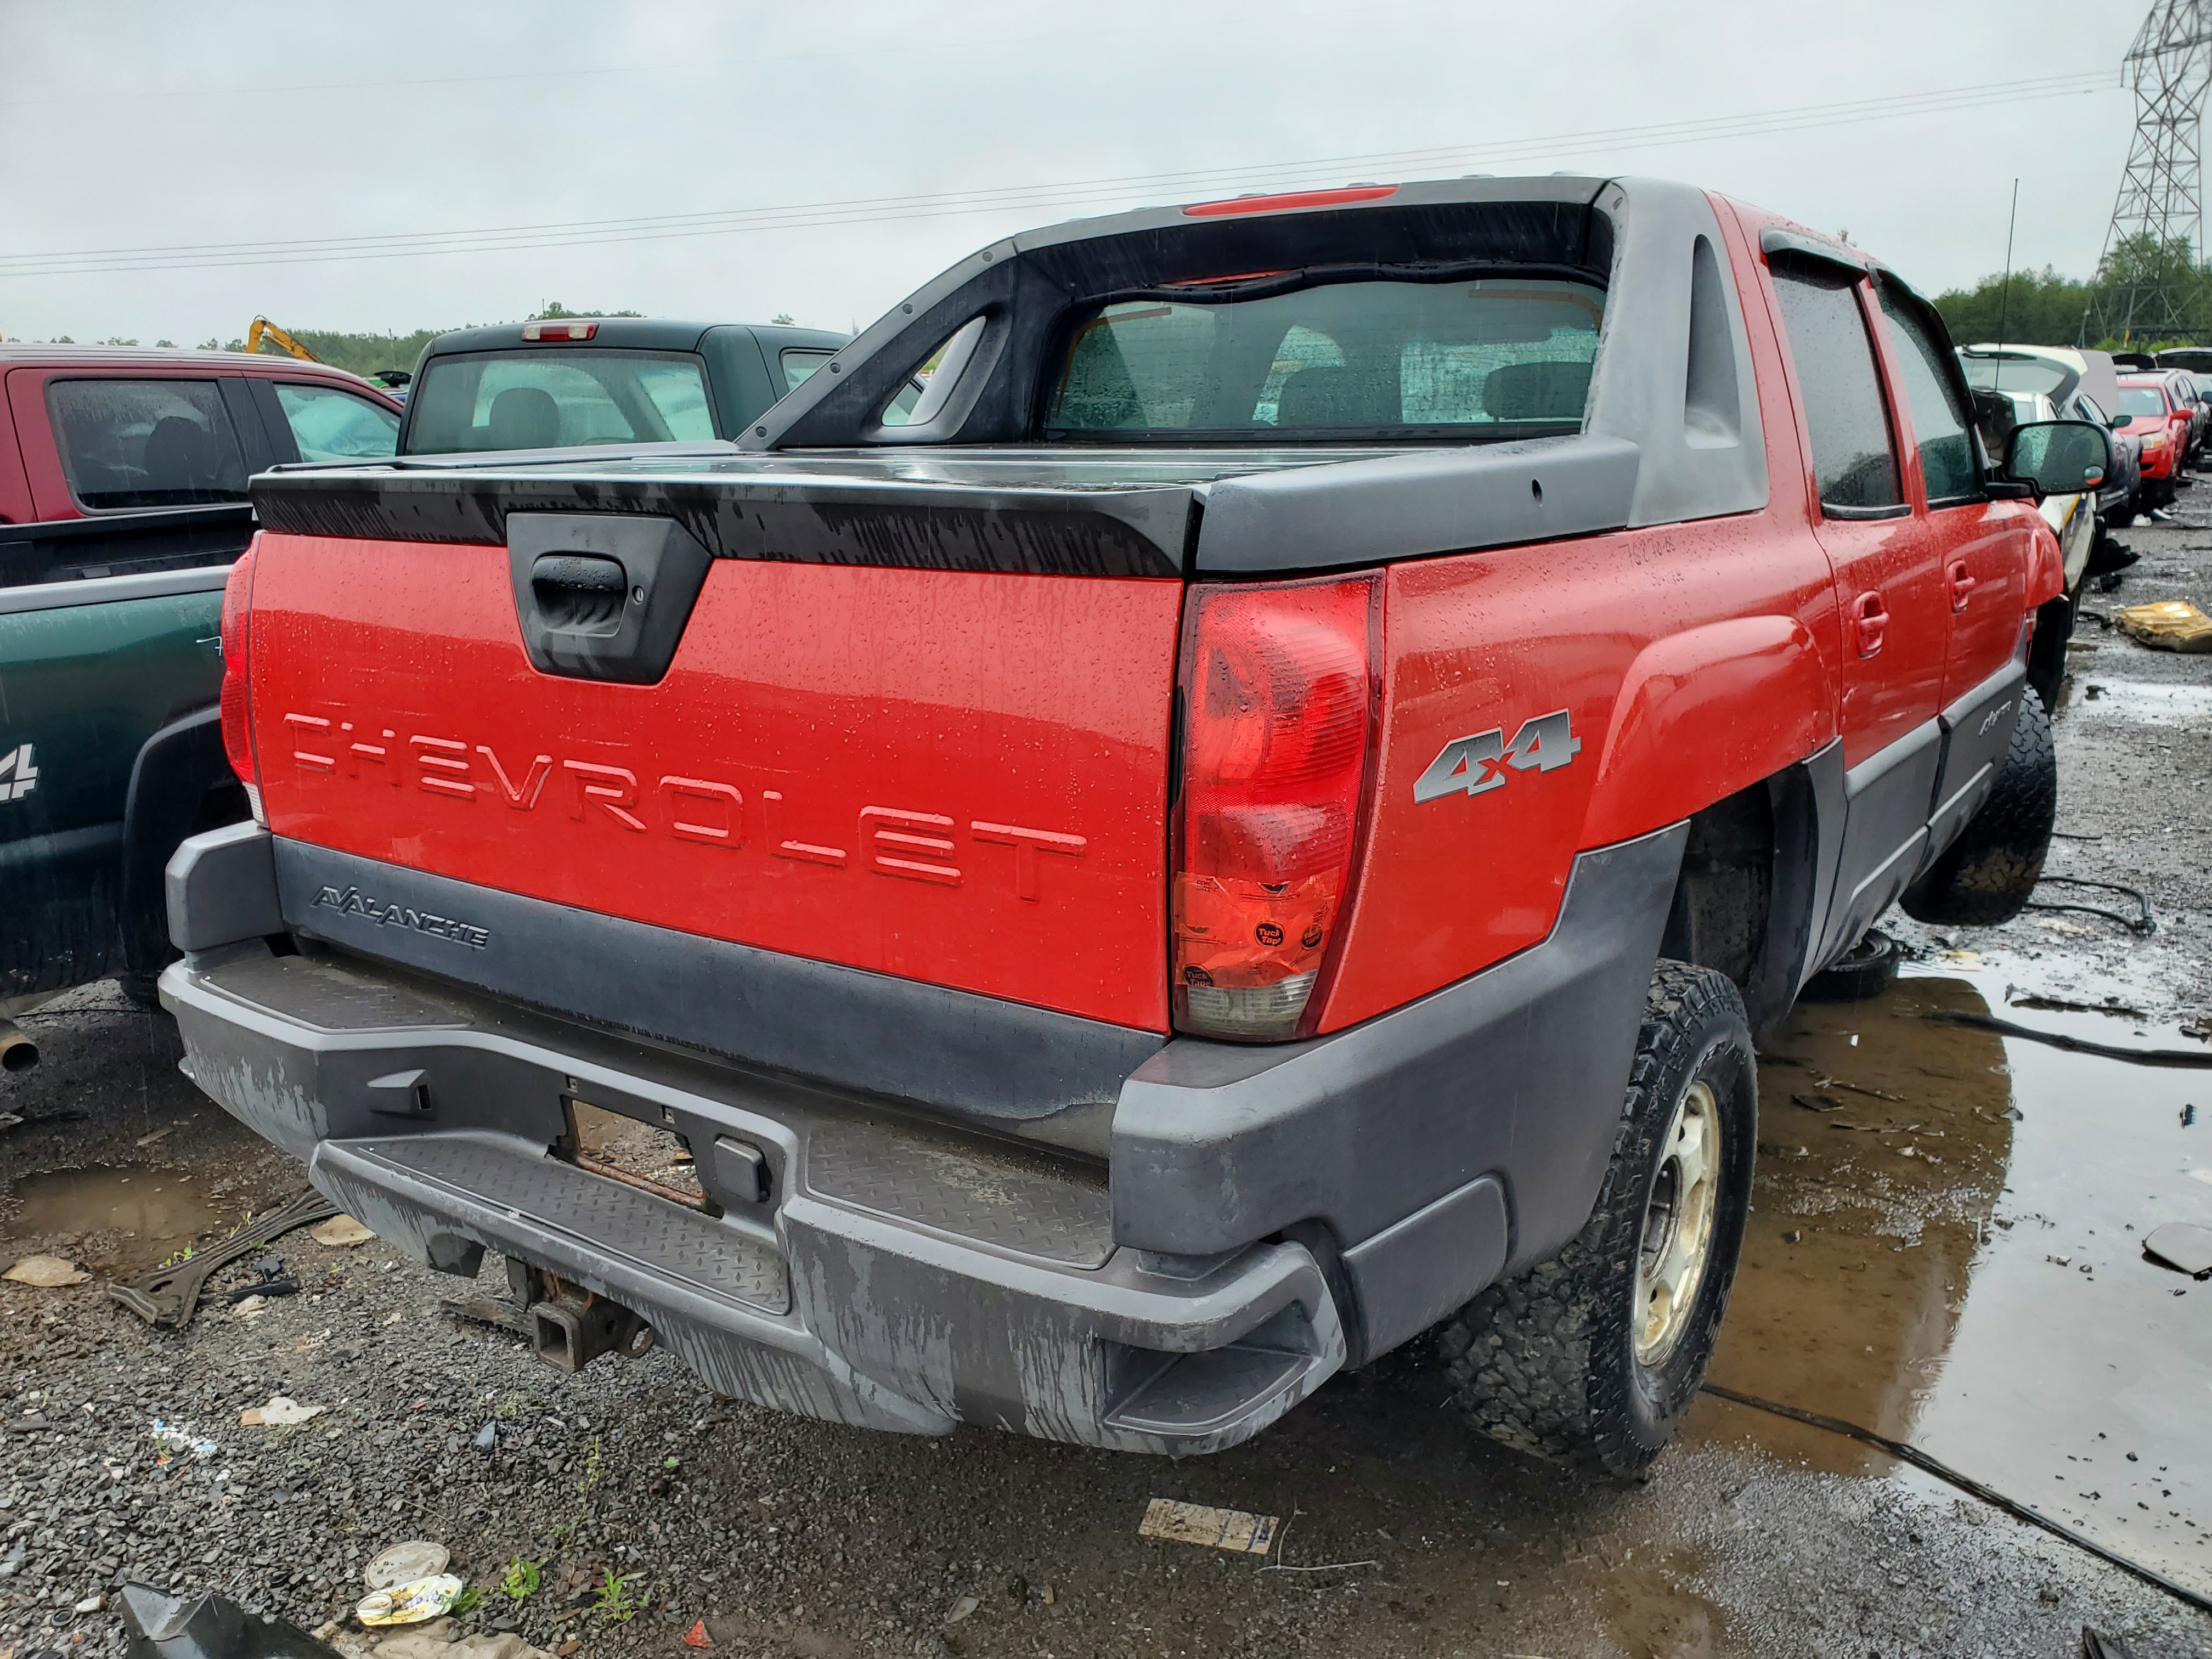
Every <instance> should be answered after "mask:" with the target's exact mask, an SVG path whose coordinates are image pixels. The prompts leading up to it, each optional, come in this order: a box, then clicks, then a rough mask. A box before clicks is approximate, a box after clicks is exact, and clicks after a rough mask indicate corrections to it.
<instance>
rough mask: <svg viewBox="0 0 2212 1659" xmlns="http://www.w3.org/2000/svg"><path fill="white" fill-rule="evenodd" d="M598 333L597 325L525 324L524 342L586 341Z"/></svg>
mask: <svg viewBox="0 0 2212 1659" xmlns="http://www.w3.org/2000/svg"><path fill="white" fill-rule="evenodd" d="M598 332H599V325H598V324H597V323H525V324H524V325H522V337H523V338H524V339H526V340H588V339H590V338H591V337H592V336H593V335H594V334H597V333H598Z"/></svg>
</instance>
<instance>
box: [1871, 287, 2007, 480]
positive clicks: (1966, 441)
mask: <svg viewBox="0 0 2212 1659" xmlns="http://www.w3.org/2000/svg"><path fill="white" fill-rule="evenodd" d="M1879 287H1880V292H1881V314H1882V315H1883V317H1884V318H1886V319H1887V320H1888V323H1889V334H1890V339H1891V341H1892V342H1893V343H1894V344H1895V346H1896V348H1897V351H1896V356H1897V362H1898V372H1899V375H1900V376H1901V378H1902V379H1903V380H1904V381H1905V406H1906V407H1907V408H1908V409H1910V410H1911V412H1912V433H1913V436H1914V437H1915V438H1917V440H1918V441H1919V443H1920V472H1921V476H1922V477H1923V479H1924V480H1925V481H1926V483H1927V485H1928V505H1929V506H1930V507H1955V506H1957V505H1958V504H1959V503H1960V502H1961V501H1978V500H1979V499H1981V490H1982V483H1981V479H1980V477H1978V475H1977V474H1976V471H1975V469H1974V446H1973V440H1972V438H1970V437H1969V436H1968V435H1967V428H1969V426H1970V425H1971V424H1972V422H1970V421H1969V420H1968V418H1967V415H1966V406H1965V405H1964V404H1962V403H1961V402H1960V397H1959V392H1958V391H1957V389H1956V387H1954V386H1953V384H1952V380H1951V376H1950V374H1948V373H1947V372H1946V371H1947V369H1948V368H1949V367H1950V365H1951V363H1952V362H1954V359H1953V358H1952V356H1951V353H1950V349H1949V348H1948V345H1946V344H1945V343H1944V342H1943V340H1942V337H1940V336H1939V335H1938V334H1937V333H1936V332H1935V331H1932V330H1931V329H1930V328H1929V325H1928V322H1927V319H1925V318H1924V317H1923V316H1922V315H1921V314H1920V307H1918V306H1917V305H1916V304H1914V303H1913V301H1911V300H1910V299H1908V298H1907V297H1906V296H1905V295H1902V294H1900V293H1899V292H1898V291H1897V290H1896V289H1894V288H1893V287H1892V286H1891V285H1890V284H1889V283H1881V284H1880V285H1879Z"/></svg>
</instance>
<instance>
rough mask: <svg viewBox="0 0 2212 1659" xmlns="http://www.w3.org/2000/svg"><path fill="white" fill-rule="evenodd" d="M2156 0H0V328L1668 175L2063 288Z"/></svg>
mask: <svg viewBox="0 0 2212 1659" xmlns="http://www.w3.org/2000/svg"><path fill="white" fill-rule="evenodd" d="M2144 3H2145V0H1949V3H1939V4H1930V3H1929V0H1852V3H1850V4H1838V5H1832V6H1827V7H1818V6H1812V5H1808V4H1804V3H1802V0H1799V3H1796V4H1794V5H1777V4H1772V3H1759V4H1748V3H1724V0H1697V3H1682V4H1674V5H1663V4H1662V5H1655V4H1650V3H1648V0H1647V3H1644V4H1633V3H1593V0H1582V3H1574V4H1565V3H1559V0H1549V3H1538V4H1530V3H1525V0H1524V3H1516V4H1493V3H1485V0H1368V3H1364V4H1348V3H1341V0H1277V3H1273V4H1265V3H1255V0H1120V3H1117V4H1115V5H1112V6H1105V5H1095V4H1094V5H1083V6H1078V5H1071V4H1054V3H1051V0H1031V3H1029V4H1015V3H1001V0H948V3H943V4H934V5H925V4H912V3H909V4H905V5H896V4H888V3H878V0H813V3H811V4H803V5H793V4H788V3H787V4H781V5H766V4H755V3H750V0H637V3H631V4H618V3H610V0H595V3H588V4H587V3H571V0H532V3H527V4H524V3H508V0H435V3H432V0H389V3H375V4H370V3H362V0H353V3H349V4H346V5H343V6H341V5H337V4H330V3H325V0H286V3H248V0H238V3H231V0H196V3H190V4H179V3H173V0H141V3H132V0H0V335H4V336H5V337H9V338H10V339H21V338H32V339H40V338H48V337H52V336H55V335H58V334H69V335H71V336H73V337H76V339H78V340H80V341H82V340H87V339H92V338H99V337H107V336H110V335H120V336H125V337H138V338H140V339H143V340H145V341H147V342H149V343H150V342H152V341H154V340H155V339H157V338H167V339H171V340H174V341H176V342H177V343H179V344H188V343H195V342H197V341H200V340H204V339H206V338H208V337H211V336H219V337H222V338H225V339H228V338H231V337H235V336H237V335H239V334H240V333H242V332H243V331H244V330H245V327H246V323H247V321H248V320H249V319H251V318H252V316H253V315H254V314H255V313H267V314H268V315H269V316H270V317H271V318H273V319H276V321H278V322H280V323H282V324H284V325H287V326H290V327H295V328H332V329H359V330H377V331H382V330H392V331H409V330H412V329H415V328H418V327H431V326H435V327H447V326H453V325H459V324H463V323H467V322H490V321H497V320H501V319H516V318H520V317H524V316H526V315H528V314H529V313H531V312H532V311H533V310H535V309H536V308H537V307H538V305H539V304H540V302H541V301H546V300H560V301H563V302H565V303H567V304H568V305H569V306H570V307H599V308H607V309H614V308H628V309H632V310H637V311H643V312H647V313H656V314H661V315H682V316H692V317H699V318H707V319H732V320H763V319H767V318H769V316H772V315H773V314H775V313H779V312H788V313H792V314H793V316H794V317H795V318H797V319H798V320H799V321H800V322H803V323H809V324H814V325H820V326H824V327H831V328H844V327H848V326H850V325H854V324H855V323H865V322H866V321H868V320H869V319H872V318H873V317H875V316H876V315H877V314H878V313H881V312H882V311H883V310H884V309H885V308H886V307H888V306H890V304H892V303H893V302H895V301H896V300H898V299H899V298H900V297H901V296H902V295H905V294H906V293H908V291H910V290H911V289H914V288H915V287H916V286H917V285H918V284H920V283H921V282H923V281H924V280H925V279H927V277H928V276H931V275H932V274H933V273H934V272H936V271H937V270H940V269H942V268H943V267H944V266H945V265H946V264H950V263H951V262H952V261H953V260H954V259H956V258H958V257H960V256H961V255H962V254H963V253H965V252H968V251H969V250H970V249H972V248H974V247H976V246H980V245H981V244H982V243H984V242H986V241H988V240H991V239H993V238H994V237H996V236H1000V235H1003V234H1006V233H1008V232H1010V231H1014V230H1018V229H1020V228H1024V227H1026V226H1030V225H1035V224H1041V223H1048V222H1053V221H1056V220H1060V219H1065V218H1069V217H1074V216H1081V215H1084V214H1087V213H1092V212H1108V211H1113V210H1117V209H1120V208H1124V207H1131V206H1136V205H1139V204H1143V203H1146V202H1176V201H1191V200H1204V199H1207V198H1210V197H1219V196H1231V195H1236V194H1237V193H1239V192H1240V191H1244V190H1247V189H1251V188H1254V187H1265V188H1279V187H1284V186H1287V185H1300V184H1316V183H1340V182H1345V181H1347V180H1351V179H1361V180H1367V179H1408V178H1426V177H1437V176H1449V175H1453V174H1457V173H1468V172H1476V171H1485V172H1498V173H1520V172H1528V173H1543V172H1550V171H1553V170H1554V169H1571V170H1573V171H1577V172H1584V171H1588V172H1599V173H1651V174H1657V175H1661V176H1666V177H1673V178H1679V179H1688V180H1691V181H1692V182H1695V183H1698V184H1701V185H1707V186H1710V187H1712V188H1716V189H1719V190H1722V191H1726V192H1728V193H1729V194H1731V195H1735V196H1738V197H1742V198H1744V199H1746V200H1748V201H1752V202H1755V203H1758V204H1760V205H1761V206H1764V207H1767V208H1771V209H1773V210H1777V211H1778V212H1782V213H1785V214H1788V215H1790V216H1792V217H1795V218H1796V219H1799V220H1801V221H1803V222H1807V223H1809V224H1813V225H1816V226H1818V227H1820V228H1823V229H1827V230H1838V229H1847V230H1848V231H1849V232H1850V236H1851V238H1852V240H1855V241H1857V242H1858V243H1860V244H1861V245H1862V246H1867V247H1869V248H1873V249H1875V250H1876V251H1878V252H1880V253H1881V254H1882V255H1883V256H1884V257H1886V258H1888V259H1889V260H1891V261H1892V262H1893V263H1894V264H1896V266H1897V267H1898V269H1899V270H1900V271H1902V272H1903V273H1904V274H1905V276H1907V277H1908V278H1909V279H1910V280H1911V281H1912V282H1913V283H1915V284H1916V285H1917V286H1919V287H1921V288H1923V289H1925V290H1928V291H1931V292H1932V291H1934V290H1936V289H1942V288H1946V287H1951V286H1954V285H1957V284H1959V283H1966V282H1970V281H1972V280H1973V279H1974V278H1976V277H1978V276H1981V275H1983V274H1984V273H1985V272H1989V271H1992V270H1996V269H1997V268H1998V267H1999V266H2000V264H2002V261H2003V257H2004V240H2005V221H2006V211H2007V207H2008V201H2009V197H2010V192H2011V189H2012V181H2013V179H2014V177H2015V175H2017V176H2018V177H2019V179H2020V181H2021V185H2020V228H2019V238H2018V246H2017V251H2016V253H2015V264H2018V265H2023V266H2029V265H2036V266H2039V265H2041V264H2045V263H2046V262H2048V263H2051V264H2055V265H2057V267H2058V268H2059V269H2060V270H2064V271H2068V272H2069V273H2074V274H2086V273H2087V270H2089V268H2090V267H2091V265H2093V264H2094V262H2095V260H2096V258H2097V255H2098V252H2099V250H2100V246H2101V245H2102V241H2103V236H2104V229H2105V223H2106V218H2107V217H2108V216H2109V215H2110V213H2111V211H2112V197H2113V192H2114V190H2115V188H2116V186H2117V185H2118V178H2119V172H2120V167H2121V163H2122V161H2124V158H2125V155H2126V151H2127V144H2128V138H2129V135H2130V129H2131V125H2132V121H2133V107H2134V106H2133V98H2132V94H2130V93H2128V92H2126V91H2125V90H2124V89H2123V88H2122V86H2121V80H2120V73H2119V68H2120V60H2121V58H2122V57H2123V55H2124V53H2125V52H2126V51H2127V48H2128V46H2129V44H2130V40H2132V38H2133V36H2134V33H2135V32H2136V28H2137V27H2138V26H2139V24H2140V22H2141V21H2142V11H2143V6H2144ZM2054 77H2063V78H2065V79H2066V80H2067V81H2068V82H2069V84H2067V85H2065V86H2064V87H2063V88H2062V89H2060V90H2058V91H2056V92H2045V93H2042V94H2039V95H2035V96H2026V97H2022V96H2014V95H2010V94H2013V93H2015V92H2016V91H2018V90H2019V89H2021V88H2022V87H2023V86H2024V85H2025V84H2026V83H2029V82H2038V83H2042V82H2051V80H2052V79H2053V78H2054ZM1992 88H1993V89H1994V90H1991V89H1992ZM1964 89H1978V90H1972V91H1970V92H1968V91H1965V90H1964ZM1929 94H1949V95H1948V96H1947V97H1945V98H1942V99H1937V98H1935V97H1932V96H1926V95H1929ZM1961 94H1963V95H1961ZM1868 100H1876V101H1877V102H1880V101H1881V100H1887V107H1886V108H1883V109H1881V112H1879V114H1878V117H1877V118H1870V119H1860V118H1854V117H1856V116H1857V115H1859V114H1861V113H1863V112H1861V111H1857V110H1852V109H1849V108H1842V107H1838V106H1850V105H1855V104H1864V103H1866V102H1867V101H1868ZM1773 112H1785V113H1784V114H1783V115H1782V116H1781V117H1780V118H1774V116H1773ZM1754 117H1764V118H1763V119H1740V118H1754ZM1681 124H1692V126H1691V127H1690V136H1689V137H1684V136H1683V133H1682V131H1680V127H1681ZM1669 128H1674V129H1675V131H1668V129H1669ZM1408 152H1430V153H1429V154H1425V155H1421V154H1412V155H1409V154H1407V153H1408ZM1099 181H1105V182H1103V183H1102V182H1099ZM993 191H998V192H1008V193H1009V194H1007V195H1006V197H1003V198H1002V199H1000V200H997V201H994V202H992V203H990V204H987V205H986V206H984V207H983V208H981V209H980V210H978V209H976V208H975V205H974V204H973V203H971V202H963V201H961V200H957V199H955V200H945V199H942V198H945V197H958V196H960V195H962V194H969V193H975V192H993ZM933 197H934V198H939V199H935V200H931V199H922V198H933ZM833 204H834V205H833ZM777 209H781V210H791V211H785V212H783V213H781V214H769V215H759V214H755V215H754V216H753V217H752V218H750V220H748V219H744V218H725V219H722V220H721V221H720V222H715V221H712V220H709V221H708V222H706V223H704V224H702V223H701V222H698V221H697V220H696V219H694V220H693V221H692V222H688V223H686V222H670V221H671V220H673V219H675V218H676V216H707V215H743V214H745V213H746V212H748V211H749V210H777ZM618 220H629V221H658V222H649V223H632V224H629V225H610V224H609V223H608V222H610V221H618ZM731 224H744V225H745V226H747V228H744V229H741V230H738V231H731V230H729V229H727V228H726V227H727V226H729V225H731ZM544 227H562V228H556V229H547V228H544ZM518 228H530V229H526V230H518ZM706 231H711V232H713V234H702V232H706ZM462 233H467V234H469V235H468V237H467V238H465V239H462V245H461V251H447V252H435V253H428V254H420V253H410V254H409V255H408V257H389V256H391V255H392V253H394V252H396V251H398V246H413V247H419V246H443V247H448V248H450V247H451V246H453V243H454V240H455V239H456V237H457V236H458V235H459V234H462ZM484 233H494V234H495V238H496V240H495V242H494V243H493V244H492V245H487V243H486V239H485V235H484ZM395 237H416V238H425V237H442V238H444V239H445V240H442V241H440V242H436V243H425V242H420V241H418V242H416V243H412V244H404V245H397V246H396V245H395V244H393V243H392V241H390V240H374V239H391V238H395ZM614 238H622V239H626V240H611V239H614ZM347 239H371V240H347ZM549 242H550V243H551V244H553V245H550V246H548V245H544V244H547V243H549ZM502 243H520V244H530V243H536V244H538V245H535V246H531V245H519V246H517V245H501V244H502ZM303 245H321V246H320V251H325V252H330V251H335V252H342V253H343V254H344V255H345V256H346V257H344V258H313V259H310V258H307V257H306V256H307V254H308V253H311V252H317V251H318V249H317V248H316V247H313V246H303ZM332 245H337V246H335V247H333V246H332ZM138 249H158V250H161V251H159V252H151V253H143V254H131V255H129V256H127V257H126V258H124V259H118V258H117V257H116V253H115V251H116V250H138ZM48 255H66V256H73V257H70V258H44V259H40V260H37V261H35V262H32V263H30V264H27V262H26V258H25V256H48ZM86 255H98V256H100V257H99V258H84V257H75V256H86ZM368 256H374V257H368ZM118 264H131V265H135V267H136V268H130V269H117V268H114V267H116V266H117V265H118ZM87 266H95V267H100V268H98V269H86V268H85V267H87Z"/></svg>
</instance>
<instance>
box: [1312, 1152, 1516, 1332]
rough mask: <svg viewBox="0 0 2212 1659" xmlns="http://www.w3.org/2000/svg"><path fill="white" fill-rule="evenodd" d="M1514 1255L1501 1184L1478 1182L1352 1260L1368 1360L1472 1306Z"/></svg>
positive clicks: (1349, 1255)
mask: <svg viewBox="0 0 2212 1659" xmlns="http://www.w3.org/2000/svg"><path fill="white" fill-rule="evenodd" d="M1512 1248H1513V1218H1512V1217H1511V1216H1510V1215H1509V1214H1508V1213H1507V1212H1506V1206H1505V1189H1504V1188H1503V1187H1502V1186H1500V1185H1499V1184H1498V1177H1497V1176H1482V1177H1481V1178H1480V1179H1479V1180H1475V1181H1470V1182H1468V1184H1467V1185H1466V1186H1464V1187H1462V1188H1460V1189H1459V1190H1458V1191H1457V1192H1455V1193H1446V1194H1444V1195H1443V1197H1442V1198H1440V1199H1438V1200H1437V1201H1436V1202H1435V1203H1433V1204H1431V1205H1430V1206H1428V1207H1427V1208H1425V1209H1423V1210H1417V1211H1415V1212H1413V1214H1412V1215H1409V1216H1407V1218H1405V1219H1404V1220H1403V1221H1401V1222H1399V1223H1398V1224H1397V1225H1395V1226H1394V1227H1386V1228H1385V1229H1383V1231H1381V1232H1379V1233H1377V1234H1376V1235H1375V1237H1372V1238H1370V1239H1366V1240H1364V1241H1363V1242H1361V1243H1358V1244H1356V1245H1354V1246H1353V1247H1352V1249H1348V1250H1346V1252H1345V1253H1344V1269H1345V1272H1346V1273H1348V1274H1349V1275H1350V1276H1351V1279H1352V1290H1353V1291H1354V1292H1355V1293H1356V1294H1357V1295H1358V1297H1359V1309H1358V1320H1359V1328H1360V1338H1361V1346H1360V1350H1359V1352H1360V1357H1361V1358H1362V1360H1363V1361H1365V1360H1368V1359H1372V1358H1375V1357H1376V1355H1377V1354H1382V1353H1388V1352H1389V1351H1390V1350H1391V1349H1393V1348H1395V1347H1396V1346H1398V1345H1399V1344H1400V1343H1401V1342H1404V1341H1406V1340H1408V1339H1409V1338H1412V1337H1415V1336H1419V1334H1421V1333H1422V1332H1423V1331H1425V1330H1426V1329H1428V1328H1429V1327H1430V1326H1431V1325H1433V1324H1435V1323H1436V1322H1437V1321H1438V1320H1439V1319H1442V1318H1443V1316H1445V1315H1446V1314H1448V1313H1449V1312H1451V1310H1453V1309H1455V1308H1457V1307H1462V1306H1463V1305H1465V1304H1466V1302H1467V1300H1468V1297H1469V1296H1470V1295H1472V1294H1473V1292H1472V1291H1468V1290H1467V1289H1466V1286H1467V1285H1470V1284H1473V1285H1477V1286H1480V1285H1487V1284H1489V1283H1490V1282H1491V1281H1492V1280H1493V1279H1496V1278H1497V1277H1498V1273H1499V1272H1500V1271H1501V1270H1502V1269H1503V1268H1504V1266H1505V1258H1506V1256H1507V1255H1509V1254H1510V1252H1511V1250H1512Z"/></svg>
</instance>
